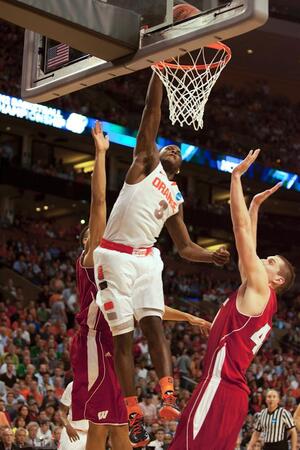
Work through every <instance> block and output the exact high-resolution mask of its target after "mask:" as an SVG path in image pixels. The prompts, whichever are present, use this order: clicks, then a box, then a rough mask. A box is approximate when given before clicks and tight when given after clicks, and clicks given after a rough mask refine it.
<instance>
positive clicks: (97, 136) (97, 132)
mask: <svg viewBox="0 0 300 450" xmlns="http://www.w3.org/2000/svg"><path fill="white" fill-rule="evenodd" d="M92 136H93V139H94V143H95V147H96V152H98V153H105V152H106V151H107V150H108V148H109V138H108V136H107V135H106V136H104V134H103V131H102V126H101V123H100V122H99V121H98V120H96V123H95V126H94V128H92Z"/></svg>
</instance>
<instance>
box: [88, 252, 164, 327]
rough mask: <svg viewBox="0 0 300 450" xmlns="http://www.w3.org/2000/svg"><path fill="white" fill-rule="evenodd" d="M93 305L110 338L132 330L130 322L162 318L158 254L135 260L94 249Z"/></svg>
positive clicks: (161, 268) (162, 307)
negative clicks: (105, 321)
mask: <svg viewBox="0 0 300 450" xmlns="http://www.w3.org/2000/svg"><path fill="white" fill-rule="evenodd" d="M94 267H95V280H96V284H97V288H98V294H97V299H96V302H97V304H98V306H99V307H100V308H101V311H102V312H103V314H104V316H105V318H106V320H107V322H108V323H109V326H110V329H111V332H112V334H113V335H119V334H124V333H128V332H130V331H133V330H134V318H135V319H136V320H137V321H140V320H141V319H142V318H143V317H147V316H158V317H160V318H162V317H163V314H164V309H165V306H164V295H163V284H162V270H163V262H162V260H161V257H160V251H159V250H158V249H157V248H155V247H153V249H152V251H151V253H150V254H148V255H145V256H138V255H135V254H128V253H123V252H119V251H115V250H110V249H107V248H103V247H98V248H97V249H96V250H95V251H94Z"/></svg>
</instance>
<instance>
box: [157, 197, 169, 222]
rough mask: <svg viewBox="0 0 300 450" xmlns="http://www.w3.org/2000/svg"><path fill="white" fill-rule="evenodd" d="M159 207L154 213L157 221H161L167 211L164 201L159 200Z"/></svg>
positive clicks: (166, 204)
mask: <svg viewBox="0 0 300 450" xmlns="http://www.w3.org/2000/svg"><path fill="white" fill-rule="evenodd" d="M159 206H160V207H159V208H157V209H156V210H155V211H154V215H155V217H156V218H157V219H162V218H163V215H164V212H165V210H166V209H168V203H167V202H166V201H165V200H161V201H160V202H159Z"/></svg>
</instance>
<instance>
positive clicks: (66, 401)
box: [60, 382, 73, 408]
mask: <svg viewBox="0 0 300 450" xmlns="http://www.w3.org/2000/svg"><path fill="white" fill-rule="evenodd" d="M72 387H73V382H71V383H69V384H68V386H67V387H66V389H65V390H64V392H63V395H62V396H61V399H60V403H62V404H63V405H65V406H67V407H68V408H70V407H71V403H72Z"/></svg>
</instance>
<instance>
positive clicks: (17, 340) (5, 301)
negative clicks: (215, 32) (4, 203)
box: [0, 219, 300, 450]
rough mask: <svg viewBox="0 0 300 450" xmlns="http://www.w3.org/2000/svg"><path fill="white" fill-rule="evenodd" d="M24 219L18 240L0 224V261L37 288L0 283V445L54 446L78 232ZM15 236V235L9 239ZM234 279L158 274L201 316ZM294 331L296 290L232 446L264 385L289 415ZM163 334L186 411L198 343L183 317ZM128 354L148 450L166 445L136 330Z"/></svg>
mask: <svg viewBox="0 0 300 450" xmlns="http://www.w3.org/2000/svg"><path fill="white" fill-rule="evenodd" d="M23 220H24V219H23ZM27 226H28V229H29V230H30V233H26V237H25V233H23V235H22V233H21V232H20V234H19V235H18V234H16V233H14V234H13V235H11V234H10V233H9V232H10V229H9V228H7V227H6V228H5V229H2V231H3V233H2V241H1V247H0V262H1V263H2V264H5V265H6V266H9V267H10V268H12V269H13V270H14V271H15V272H17V273H18V274H21V275H22V276H24V277H25V278H29V279H30V280H31V281H34V282H35V284H36V285H37V286H38V288H37V289H38V293H37V298H36V299H35V300H33V299H32V298H28V297H26V295H25V294H24V291H23V288H22V287H20V286H19V285H18V282H17V281H13V277H12V278H10V279H6V280H5V281H2V285H1V287H0V292H1V298H0V429H1V431H2V441H3V442H6V441H9V440H14V442H15V443H16V444H18V443H21V442H22V441H24V440H25V441H26V442H27V443H28V444H30V442H31V443H32V442H34V443H35V446H41V447H42V448H53V449H55V448H56V445H57V442H58V440H59V435H60V432H61V427H62V423H61V419H60V412H59V399H60V397H61V395H62V392H63V390H64V387H65V386H66V384H67V383H68V382H69V381H71V379H72V371H71V366H70V345H71V340H72V336H73V335H74V333H75V332H76V329H77V325H76V321H75V320H74V316H75V314H76V311H77V303H76V286H75V260H76V257H77V255H78V254H79V251H80V250H79V248H78V241H77V240H76V236H78V230H77V229H73V230H72V232H73V236H72V232H69V233H68V234H66V235H64V233H63V232H62V231H61V230H60V228H59V227H55V226H54V225H53V226H52V230H51V224H50V223H49V222H45V223H44V224H43V223H42V221H41V222H40V223H39V224H38V225H37V224H36V226H35V225H34V222H33V221H30V220H28V222H27ZM13 230H15V228H14V229H13ZM39 230H40V231H39ZM37 233H39V235H38V239H37V241H35V240H34V235H35V234H37ZM15 235H17V238H13V236H15ZM60 237H64V239H61V240H59V238H60ZM37 242H39V246H38V245H37ZM68 243H69V245H68ZM237 283H238V278H237V273H236V272H234V271H232V272H228V276H226V277H223V279H222V280H220V279H219V276H218V275H216V274H215V273H214V272H213V271H212V270H211V269H209V270H208V271H206V272H205V273H204V272H203V271H202V270H201V271H197V272H196V273H195V272H194V271H189V270H188V267H186V266H183V267H180V268H179V269H178V267H177V268H174V267H172V266H171V265H170V264H168V265H167V267H166V270H165V274H164V285H165V293H166V302H167V303H168V304H170V305H172V306H175V307H176V306H177V307H178V306H179V307H180V309H183V310H186V311H188V312H190V313H194V314H198V315H199V314H201V315H202V316H203V317H205V318H206V319H208V320H212V319H213V316H214V314H215V312H216V309H217V305H218V304H219V303H220V302H221V301H224V300H225V299H226V297H227V295H228V293H229V292H230V291H231V290H232V289H234V288H235V286H236V285H237ZM299 331H300V295H298V296H297V295H296V293H293V294H292V295H291V294H290V295H289V297H287V299H285V301H284V302H281V303H280V307H279V310H278V313H277V316H276V318H275V321H274V329H273V332H272V336H271V338H270V340H269V341H268V342H267V343H266V344H265V345H264V346H263V348H262V350H261V351H260V353H259V354H258V356H257V357H256V358H255V360H254V362H253V364H252V365H251V367H250V369H249V371H248V374H247V378H248V383H249V386H250V389H251V395H250V401H249V415H248V417H247V420H246V422H245V424H244V427H243V430H242V431H241V436H240V439H239V444H237V449H240V450H244V449H245V448H246V447H245V446H246V443H247V442H248V441H249V438H250V435H251V432H252V431H253V424H254V421H255V416H256V414H257V412H259V411H260V410H261V408H262V407H263V406H264V395H265V393H266V390H267V389H268V388H271V387H272V388H275V389H278V391H279V392H280V394H281V396H282V404H283V405H284V406H285V407H286V408H287V409H288V410H290V411H291V412H293V411H294V409H295V407H296V405H297V402H299V399H300V369H299V367H300V356H299V355H300V352H299V350H300V348H299V347H300V338H299V336H300V333H299ZM165 333H166V336H167V338H168V340H169V341H170V345H171V350H172V358H173V367H174V374H175V386H176V391H177V394H178V401H179V404H180V407H181V408H184V406H185V405H186V404H187V402H188V400H189V398H190V396H191V393H192V390H193V388H194V387H195V385H196V383H197V381H198V380H199V379H200V377H201V373H202V361H203V358H204V355H205V350H206V340H205V339H204V338H203V337H202V335H201V333H200V330H199V329H198V328H197V327H193V326H191V325H190V324H188V323H176V324H174V323H170V322H166V323H165ZM134 355H135V363H136V375H135V377H136V385H137V394H138V397H139V401H140V404H141V407H142V409H143V411H144V413H145V417H146V423H147V427H148V430H149V432H150V433H151V437H152V441H151V443H150V444H149V446H148V447H147V450H148V449H149V450H150V449H152V448H163V449H167V448H168V444H169V443H170V441H171V439H172V436H173V435H174V433H175V430H176V426H177V423H176V422H174V421H171V422H167V423H163V422H161V421H160V420H159V418H158V414H157V410H158V406H159V402H160V396H159V384H158V379H157V376H156V374H155V371H154V370H153V368H152V365H151V359H150V355H149V352H148V345H147V342H146V340H145V339H144V337H143V336H142V334H141V331H140V330H139V328H137V329H136V331H135V344H134ZM108 445H109V444H108ZM17 448H22V447H17ZM108 448H109V447H108Z"/></svg>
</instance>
